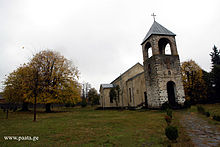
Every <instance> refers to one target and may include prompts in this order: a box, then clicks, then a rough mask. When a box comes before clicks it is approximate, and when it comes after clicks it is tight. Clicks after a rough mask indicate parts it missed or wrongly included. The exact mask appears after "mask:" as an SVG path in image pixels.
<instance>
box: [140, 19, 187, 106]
mask: <svg viewBox="0 0 220 147" xmlns="http://www.w3.org/2000/svg"><path fill="white" fill-rule="evenodd" d="M175 36H176V35H175V34H174V33H172V32H171V31H169V30H168V29H166V28H165V27H163V26H162V25H160V24H159V23H158V22H156V21H155V19H154V22H153V24H152V26H151V28H150V30H149V31H148V33H147V35H146V36H145V38H144V40H143V42H142V43H141V45H142V51H143V63H144V72H145V82H146V91H147V103H148V107H149V108H160V107H161V106H162V104H163V103H165V102H167V101H168V102H169V104H170V105H171V106H173V107H175V106H176V105H177V104H181V105H183V103H184V101H185V94H184V88H183V83H182V75H181V68H180V60H179V55H178V52H177V46H176V40H175Z"/></svg>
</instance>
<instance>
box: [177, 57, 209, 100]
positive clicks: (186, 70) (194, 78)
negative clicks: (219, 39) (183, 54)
mask: <svg viewBox="0 0 220 147" xmlns="http://www.w3.org/2000/svg"><path fill="white" fill-rule="evenodd" d="M181 71H182V78H183V86H184V91H185V95H186V100H188V101H190V102H191V103H192V104H195V103H198V102H203V101H205V99H206V98H207V86H206V85H205V81H204V79H203V71H202V69H201V68H200V67H199V65H197V64H196V63H195V61H193V60H189V61H186V62H183V63H182V65H181Z"/></svg>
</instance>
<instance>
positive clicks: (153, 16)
mask: <svg viewBox="0 0 220 147" xmlns="http://www.w3.org/2000/svg"><path fill="white" fill-rule="evenodd" d="M151 16H153V18H154V21H155V17H156V15H155V14H154V13H153V14H151Z"/></svg>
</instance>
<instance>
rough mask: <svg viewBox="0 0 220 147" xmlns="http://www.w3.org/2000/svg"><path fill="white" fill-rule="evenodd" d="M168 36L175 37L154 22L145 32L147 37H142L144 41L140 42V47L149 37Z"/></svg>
mask: <svg viewBox="0 0 220 147" xmlns="http://www.w3.org/2000/svg"><path fill="white" fill-rule="evenodd" d="M153 34H155V35H169V36H176V34H174V33H173V32H171V31H170V30H168V29H167V28H165V27H164V26H162V25H161V24H159V23H158V22H156V21H154V23H153V24H152V26H151V27H150V29H149V31H148V32H147V35H146V36H145V37H144V40H143V41H142V43H141V45H142V44H143V43H144V42H145V41H146V40H147V39H148V38H149V37H150V36H151V35H153Z"/></svg>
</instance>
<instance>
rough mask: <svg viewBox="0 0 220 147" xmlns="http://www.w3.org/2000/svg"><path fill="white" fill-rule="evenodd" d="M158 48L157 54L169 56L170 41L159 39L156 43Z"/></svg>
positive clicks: (170, 52)
mask: <svg viewBox="0 0 220 147" xmlns="http://www.w3.org/2000/svg"><path fill="white" fill-rule="evenodd" d="M158 46H159V52H160V54H162V55H171V54H172V51H171V46H170V40H169V39H167V38H161V39H160V40H159V42H158Z"/></svg>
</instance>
